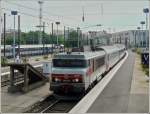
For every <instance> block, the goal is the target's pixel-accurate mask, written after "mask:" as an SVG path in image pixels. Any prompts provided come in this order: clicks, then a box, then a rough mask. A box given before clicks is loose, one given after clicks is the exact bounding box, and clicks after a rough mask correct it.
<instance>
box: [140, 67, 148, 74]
mask: <svg viewBox="0 0 150 114" xmlns="http://www.w3.org/2000/svg"><path fill="white" fill-rule="evenodd" d="M141 66H142V70H143V71H144V73H145V75H147V76H149V67H148V66H147V65H141Z"/></svg>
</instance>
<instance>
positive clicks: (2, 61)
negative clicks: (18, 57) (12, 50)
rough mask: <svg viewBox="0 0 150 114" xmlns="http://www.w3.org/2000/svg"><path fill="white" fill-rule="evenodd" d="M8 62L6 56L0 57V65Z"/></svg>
mask: <svg viewBox="0 0 150 114" xmlns="http://www.w3.org/2000/svg"><path fill="white" fill-rule="evenodd" d="M7 63H8V60H7V58H6V57H1V66H6V64H7Z"/></svg>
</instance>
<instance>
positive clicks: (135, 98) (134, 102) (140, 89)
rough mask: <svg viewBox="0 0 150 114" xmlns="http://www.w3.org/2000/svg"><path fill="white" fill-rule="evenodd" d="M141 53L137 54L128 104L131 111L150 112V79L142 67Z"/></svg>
mask: <svg viewBox="0 0 150 114" xmlns="http://www.w3.org/2000/svg"><path fill="white" fill-rule="evenodd" d="M140 63H141V61H140V55H138V54H135V63H134V70H133V78H132V85H131V90H130V98H129V104H128V112H129V113H143V112H148V109H149V102H148V101H149V95H148V93H149V81H148V77H147V76H146V75H145V74H144V72H143V71H142V67H141V64H140Z"/></svg>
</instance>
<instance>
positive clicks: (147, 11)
mask: <svg viewBox="0 0 150 114" xmlns="http://www.w3.org/2000/svg"><path fill="white" fill-rule="evenodd" d="M143 12H144V13H145V15H146V31H147V30H148V13H149V9H148V8H144V9H143ZM145 36H146V47H148V35H147V33H146V34H145Z"/></svg>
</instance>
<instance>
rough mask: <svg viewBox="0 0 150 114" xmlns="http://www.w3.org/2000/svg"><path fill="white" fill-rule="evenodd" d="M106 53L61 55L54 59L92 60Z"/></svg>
mask: <svg viewBox="0 0 150 114" xmlns="http://www.w3.org/2000/svg"><path fill="white" fill-rule="evenodd" d="M104 55H105V52H104V51H95V52H92V51H91V52H71V53H70V54H67V53H66V52H65V53H59V54H56V55H55V56H54V59H66V58H68V59H90V58H94V57H99V56H104Z"/></svg>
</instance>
